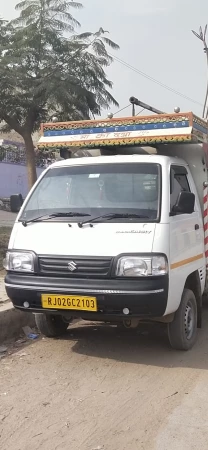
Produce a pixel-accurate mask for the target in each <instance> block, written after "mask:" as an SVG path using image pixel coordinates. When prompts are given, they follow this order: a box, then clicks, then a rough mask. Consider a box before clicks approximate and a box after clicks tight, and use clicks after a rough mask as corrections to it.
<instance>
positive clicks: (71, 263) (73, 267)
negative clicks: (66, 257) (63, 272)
mask: <svg viewBox="0 0 208 450" xmlns="http://www.w3.org/2000/svg"><path fill="white" fill-rule="evenodd" d="M68 269H69V270H70V272H74V271H75V270H76V269H77V264H76V263H75V262H74V261H69V262H68Z"/></svg>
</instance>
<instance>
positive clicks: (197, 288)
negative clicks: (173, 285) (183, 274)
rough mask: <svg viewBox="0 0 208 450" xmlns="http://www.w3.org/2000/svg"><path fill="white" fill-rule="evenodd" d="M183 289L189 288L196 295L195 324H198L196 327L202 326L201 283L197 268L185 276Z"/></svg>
mask: <svg viewBox="0 0 208 450" xmlns="http://www.w3.org/2000/svg"><path fill="white" fill-rule="evenodd" d="M184 289H190V290H191V291H192V292H193V293H194V295H195V297H196V303H197V326H198V328H201V326H202V292H201V283H200V278H199V272H198V270H196V271H195V272H192V273H191V274H190V275H189V276H188V277H187V279H186V282H185V286H184Z"/></svg>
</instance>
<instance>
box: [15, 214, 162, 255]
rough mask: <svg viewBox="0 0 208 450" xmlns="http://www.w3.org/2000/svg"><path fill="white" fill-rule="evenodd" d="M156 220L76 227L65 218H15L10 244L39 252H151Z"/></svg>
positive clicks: (44, 253)
mask: <svg viewBox="0 0 208 450" xmlns="http://www.w3.org/2000/svg"><path fill="white" fill-rule="evenodd" d="M155 227H156V224H152V223H147V224H146V223H131V224H129V223H111V224H110V223H102V224H101V223H99V224H98V223H97V224H94V226H93V227H90V226H89V225H85V226H83V228H79V227H78V225H77V223H72V224H71V227H69V225H68V223H65V222H61V223H60V222H57V223H56V222H40V223H31V224H28V226H27V227H24V226H23V225H22V223H20V222H17V223H15V225H14V228H13V232H12V235H11V238H10V243H9V248H10V249H16V250H21V249H22V250H32V251H34V252H35V253H36V254H39V255H41V254H42V255H73V256H116V255H119V254H120V253H136V252H144V253H150V252H152V247H153V240H154V234H155Z"/></svg>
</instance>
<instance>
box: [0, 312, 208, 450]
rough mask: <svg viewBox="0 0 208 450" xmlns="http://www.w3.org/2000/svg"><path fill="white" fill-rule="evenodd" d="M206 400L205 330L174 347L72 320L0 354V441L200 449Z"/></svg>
mask: <svg viewBox="0 0 208 450" xmlns="http://www.w3.org/2000/svg"><path fill="white" fill-rule="evenodd" d="M204 323H205V324H206V323H208V310H207V311H205V317H204ZM207 403H208V327H205V328H204V329H203V331H201V332H200V333H199V338H198V342H197V345H196V346H195V348H194V349H193V350H192V351H191V352H188V353H182V352H175V351H172V350H171V349H170V348H169V347H168V344H167V341H166V338H165V336H164V335H163V333H160V334H159V333H158V332H157V333H156V332H155V331H153V332H152V334H151V333H150V334H143V335H141V334H139V333H138V332H133V331H132V332H129V334H128V333H127V332H123V331H122V332H121V331H119V330H118V329H117V328H115V327H108V326H100V325H97V324H90V325H88V324H85V323H84V324H83V323H82V326H81V325H80V323H78V324H76V327H75V328H74V329H73V328H72V329H70V330H69V331H68V332H67V334H66V336H65V337H64V338H63V339H60V340H49V339H42V340H39V341H38V342H33V343H32V345H31V346H29V347H25V348H23V349H21V351H20V352H19V353H16V354H13V355H11V356H9V357H7V358H5V359H2V360H1V361H0V448H1V450H8V449H9V450H28V449H29V450H69V449H70V450H92V449H96V450H101V449H104V450H196V449H197V450H199V449H200V450H207V448H208V427H207V423H208V408H207Z"/></svg>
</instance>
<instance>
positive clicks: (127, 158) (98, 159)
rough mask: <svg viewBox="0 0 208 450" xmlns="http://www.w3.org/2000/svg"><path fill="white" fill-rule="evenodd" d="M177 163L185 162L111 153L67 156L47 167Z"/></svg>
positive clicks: (150, 156) (182, 161) (158, 157)
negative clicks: (79, 156) (107, 154)
mask: <svg viewBox="0 0 208 450" xmlns="http://www.w3.org/2000/svg"><path fill="white" fill-rule="evenodd" d="M176 159H177V164H182V165H184V164H186V163H185V161H184V160H182V159H179V158H174V157H168V156H161V155H148V154H147V155H112V156H94V157H92V158H89V157H86V158H69V159H65V160H64V161H57V162H55V163H53V164H51V166H49V168H51V169H53V168H56V167H70V166H86V165H87V166H91V165H94V164H116V163H117V164H118V163H120V164H121V163H124V164H125V163H142V162H146V163H150V162H151V163H157V164H161V165H168V163H169V164H170V163H171V162H176Z"/></svg>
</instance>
